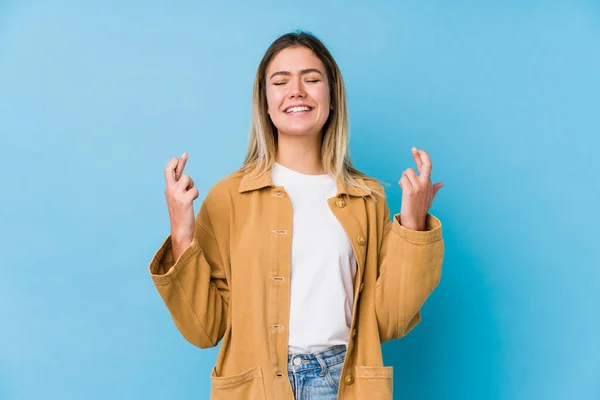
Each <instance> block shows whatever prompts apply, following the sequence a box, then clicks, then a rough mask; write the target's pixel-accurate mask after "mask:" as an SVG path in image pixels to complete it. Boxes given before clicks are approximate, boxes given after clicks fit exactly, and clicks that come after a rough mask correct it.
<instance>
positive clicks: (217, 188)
mask: <svg viewBox="0 0 600 400" xmlns="http://www.w3.org/2000/svg"><path fill="white" fill-rule="evenodd" d="M243 178H244V173H243V172H241V171H239V170H238V171H235V172H232V173H230V174H229V175H227V176H226V177H224V178H223V179H221V180H220V181H218V182H216V183H215V184H213V185H212V187H211V188H210V189H209V190H208V193H207V194H206V199H207V200H210V201H220V200H224V199H226V198H230V197H231V196H232V195H234V194H237V193H238V189H239V187H240V183H241V182H242V179H243Z"/></svg>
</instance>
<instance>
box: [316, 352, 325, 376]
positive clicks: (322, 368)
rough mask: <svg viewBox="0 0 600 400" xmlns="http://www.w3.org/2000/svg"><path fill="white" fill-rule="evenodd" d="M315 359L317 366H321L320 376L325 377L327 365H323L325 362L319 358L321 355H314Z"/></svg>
mask: <svg viewBox="0 0 600 400" xmlns="http://www.w3.org/2000/svg"><path fill="white" fill-rule="evenodd" d="M315 357H316V358H317V361H318V362H319V365H321V374H320V376H325V375H326V374H327V364H325V361H324V360H323V358H321V354H319V353H317V354H315Z"/></svg>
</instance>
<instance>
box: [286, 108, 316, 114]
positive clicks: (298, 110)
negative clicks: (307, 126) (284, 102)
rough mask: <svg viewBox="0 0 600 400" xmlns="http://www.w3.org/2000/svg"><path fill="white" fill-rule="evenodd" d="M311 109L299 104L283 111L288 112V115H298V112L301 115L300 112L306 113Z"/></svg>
mask: <svg viewBox="0 0 600 400" xmlns="http://www.w3.org/2000/svg"><path fill="white" fill-rule="evenodd" d="M312 110H313V108H312V107H308V106H299V107H291V108H288V109H287V110H285V111H284V113H285V114H288V115H299V114H300V115H302V114H307V113H309V112H310V111H312Z"/></svg>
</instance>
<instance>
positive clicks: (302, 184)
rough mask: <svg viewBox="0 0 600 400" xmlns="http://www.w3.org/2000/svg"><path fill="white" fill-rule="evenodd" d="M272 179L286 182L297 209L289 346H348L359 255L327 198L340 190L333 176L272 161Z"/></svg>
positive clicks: (294, 349)
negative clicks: (302, 171) (356, 256)
mask: <svg viewBox="0 0 600 400" xmlns="http://www.w3.org/2000/svg"><path fill="white" fill-rule="evenodd" d="M271 178H272V180H273V183H274V184H275V185H277V186H283V187H284V189H285V191H286V193H287V194H288V196H289V198H290V200H291V203H292V211H293V223H292V224H293V225H292V260H291V262H292V264H291V266H292V269H291V283H290V284H291V301H290V327H289V342H288V348H289V351H290V352H291V353H308V352H315V351H320V350H323V349H325V348H327V347H330V346H333V345H337V344H345V345H348V336H349V333H350V325H351V323H352V307H353V302H354V289H353V287H354V277H355V276H356V259H355V258H354V252H353V251H352V246H351V244H350V241H349V240H348V236H347V235H346V232H345V231H344V228H343V227H342V225H341V224H340V223H339V221H338V220H337V218H336V217H335V215H333V213H332V212H331V210H330V208H329V204H328V203H327V199H328V198H331V197H335V195H336V194H337V184H336V181H335V179H334V178H333V177H332V176H331V175H327V174H324V175H305V174H301V173H299V172H296V171H293V170H291V169H289V168H286V167H284V166H283V165H281V164H279V163H274V164H273V165H272V167H271Z"/></svg>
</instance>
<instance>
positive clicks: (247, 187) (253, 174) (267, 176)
mask: <svg viewBox="0 0 600 400" xmlns="http://www.w3.org/2000/svg"><path fill="white" fill-rule="evenodd" d="M355 179H356V181H357V182H358V183H359V184H361V185H365V186H366V183H365V181H364V179H362V178H355ZM265 187H275V184H273V180H272V179H271V168H267V169H266V170H265V172H263V173H262V174H261V173H259V172H258V171H257V170H256V169H254V170H251V171H249V172H246V173H245V174H244V176H243V177H242V181H241V182H240V185H239V187H238V192H239V193H245V192H250V191H253V190H258V189H262V188H265ZM342 194H348V195H351V196H360V197H362V196H368V195H370V194H371V191H370V190H369V189H364V190H363V189H361V188H358V187H355V186H352V185H348V186H345V185H344V184H343V183H342V182H340V181H338V182H337V195H336V196H340V195H342Z"/></svg>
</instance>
